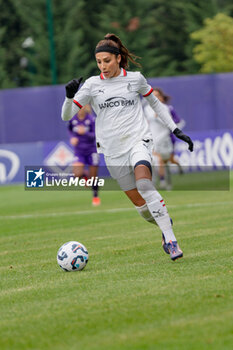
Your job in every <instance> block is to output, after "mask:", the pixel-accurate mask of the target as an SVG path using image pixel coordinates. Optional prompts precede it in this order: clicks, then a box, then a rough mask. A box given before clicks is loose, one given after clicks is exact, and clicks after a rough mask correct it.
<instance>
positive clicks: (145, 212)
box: [125, 188, 157, 225]
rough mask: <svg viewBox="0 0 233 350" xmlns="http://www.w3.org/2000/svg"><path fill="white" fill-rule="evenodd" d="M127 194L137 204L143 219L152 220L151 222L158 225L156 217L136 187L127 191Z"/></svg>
mask: <svg viewBox="0 0 233 350" xmlns="http://www.w3.org/2000/svg"><path fill="white" fill-rule="evenodd" d="M125 194H126V196H127V197H128V198H129V199H130V200H131V202H132V203H133V204H134V205H135V208H136V210H137V211H138V213H139V214H140V215H141V216H142V217H143V219H145V220H146V221H148V222H150V223H151V224H154V225H157V223H156V221H155V219H154V218H153V216H152V215H151V212H150V211H149V209H148V207H147V204H146V202H145V200H144V199H143V198H142V196H141V195H140V193H139V192H138V190H137V189H136V188H134V189H132V190H129V191H125Z"/></svg>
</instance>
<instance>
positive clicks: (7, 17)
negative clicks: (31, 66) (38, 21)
mask: <svg viewBox="0 0 233 350" xmlns="http://www.w3.org/2000/svg"><path fill="white" fill-rule="evenodd" d="M0 8H1V11H0V25H1V27H0V57H1V59H0V88H2V89H3V88H11V87H17V86H20V85H24V83H26V81H25V79H24V77H23V74H22V69H21V66H20V62H21V58H22V57H23V55H24V51H23V48H22V42H23V40H24V38H25V32H26V25H25V23H24V22H23V21H22V20H21V18H20V16H19V12H18V7H17V5H16V3H15V1H14V0H7V1H4V0H0Z"/></svg>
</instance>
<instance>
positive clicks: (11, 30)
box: [0, 0, 233, 184]
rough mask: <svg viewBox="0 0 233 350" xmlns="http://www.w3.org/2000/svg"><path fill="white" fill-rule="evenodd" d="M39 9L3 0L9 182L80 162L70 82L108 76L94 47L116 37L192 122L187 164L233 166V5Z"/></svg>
mask: <svg viewBox="0 0 233 350" xmlns="http://www.w3.org/2000/svg"><path fill="white" fill-rule="evenodd" d="M29 4H30V1H28V0H25V1H13V0H7V1H1V9H2V10H1V14H0V21H1V28H2V31H1V33H0V43H1V57H2V59H1V61H0V77H1V81H0V88H1V90H0V125H1V127H0V184H9V183H14V182H23V181H24V166H25V165H38V164H39V165H43V164H45V163H48V162H50V163H51V164H52V165H55V164H56V165H61V166H64V165H65V164H67V163H68V162H70V160H71V157H72V149H71V148H70V146H69V144H68V142H67V141H68V133H67V130H66V124H65V123H64V122H62V121H61V118H60V113H61V105H62V103H63V100H64V95H65V94H64V84H65V83H66V82H67V81H69V80H70V79H72V78H73V77H76V76H84V78H88V77H89V76H90V74H98V70H97V68H96V64H95V60H94V55H93V50H94V47H95V44H96V43H97V42H98V41H99V40H100V39H101V38H102V37H103V35H104V34H106V33H107V32H114V33H116V34H118V35H119V36H120V37H121V38H122V40H123V42H124V43H125V44H126V46H128V47H129V49H130V50H131V51H132V52H134V53H135V54H137V55H138V56H140V57H142V60H141V63H142V72H143V73H144V74H145V75H146V77H147V79H148V81H149V82H150V83H151V84H152V86H159V87H161V88H163V89H164V91H165V92H166V93H167V94H169V95H170V96H171V97H172V100H171V104H173V106H174V107H175V109H176V110H177V112H178V114H179V115H180V117H181V118H183V119H184V120H185V121H186V126H185V131H186V133H188V134H190V136H191V137H192V138H193V140H194V141H195V150H194V153H193V154H191V153H189V152H188V151H187V150H186V148H185V147H183V146H184V145H182V143H178V144H177V148H176V153H177V157H179V159H180V162H181V164H183V165H187V167H192V168H195V169H197V168H198V169H199V170H200V169H201V168H202V167H203V166H205V165H207V166H209V167H210V169H213V170H214V169H215V168H216V167H223V168H224V167H227V166H228V167H230V168H231V169H232V167H233V108H232V101H233V89H232V86H233V50H232V35H233V34H232V33H233V18H232V15H233V5H232V1H212V0H208V1H206V2H205V3H203V2H202V1H199V0H196V1H190V2H186V1H183V0H179V1H178V0H177V1H175V0H172V1H169V3H168V2H166V1H163V0H150V1H146V2H145V1H141V0H136V1H135V0H134V1H128V2H127V3H125V2H124V1H114V0H110V1H109V2H108V4H106V2H105V1H99V2H98V9H99V10H100V9H101V11H99V10H98V11H96V3H95V1H83V0H82V1H81V0H80V1H73V0H69V1H66V3H65V4H64V3H60V2H59V1H57V0H53V1H52V0H47V1H39V0H36V1H35V2H34V8H33V10H32V11H31V9H30V6H28V5H29ZM64 13H65V14H66V15H65V16H64V15H63V14H64ZM131 68H132V67H131Z"/></svg>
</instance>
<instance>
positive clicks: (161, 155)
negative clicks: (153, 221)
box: [144, 88, 185, 190]
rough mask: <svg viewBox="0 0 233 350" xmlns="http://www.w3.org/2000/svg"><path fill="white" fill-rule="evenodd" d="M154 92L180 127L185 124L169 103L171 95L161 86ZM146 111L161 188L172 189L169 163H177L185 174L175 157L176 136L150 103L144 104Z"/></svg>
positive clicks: (180, 170)
mask: <svg viewBox="0 0 233 350" xmlns="http://www.w3.org/2000/svg"><path fill="white" fill-rule="evenodd" d="M153 94H154V95H155V96H156V97H157V98H158V99H159V100H160V101H161V102H162V103H164V104H165V106H166V108H167V111H168V113H169V114H170V115H171V117H172V119H173V121H174V122H175V123H176V125H177V126H178V127H179V128H180V127H183V126H184V125H185V122H184V120H182V119H180V117H179V116H178V115H177V113H176V112H175V110H174V108H173V106H171V105H167V103H168V101H169V100H170V97H169V96H167V95H165V93H164V92H163V91H162V89H160V88H153ZM144 113H145V116H146V118H147V121H148V123H149V126H150V130H151V132H152V136H153V143H154V149H153V155H154V156H155V158H156V159H157V162H156V163H158V175H159V180H160V188H161V189H167V190H170V189H171V188H172V182H171V174H170V169H169V164H168V162H169V163H172V164H176V165H177V166H178V168H179V172H180V174H183V169H182V167H181V165H180V163H179V162H178V161H177V160H176V159H175V154H174V144H175V137H174V134H173V133H171V130H170V129H169V128H168V127H167V126H166V125H165V124H164V123H163V121H162V120H161V119H160V118H157V115H156V114H155V113H154V110H153V109H152V108H151V107H150V105H149V103H146V104H145V106H144Z"/></svg>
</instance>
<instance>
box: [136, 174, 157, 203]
mask: <svg viewBox="0 0 233 350" xmlns="http://www.w3.org/2000/svg"><path fill="white" fill-rule="evenodd" d="M136 186H137V190H138V192H139V193H140V195H141V196H142V198H144V199H145V200H147V199H149V198H150V197H153V196H154V195H155V191H156V190H155V188H154V186H153V184H152V181H151V180H149V179H140V180H137V181H136Z"/></svg>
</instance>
